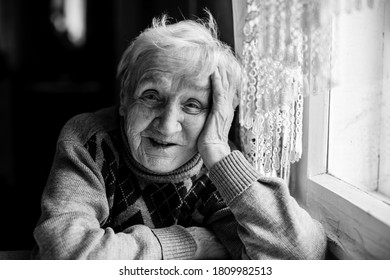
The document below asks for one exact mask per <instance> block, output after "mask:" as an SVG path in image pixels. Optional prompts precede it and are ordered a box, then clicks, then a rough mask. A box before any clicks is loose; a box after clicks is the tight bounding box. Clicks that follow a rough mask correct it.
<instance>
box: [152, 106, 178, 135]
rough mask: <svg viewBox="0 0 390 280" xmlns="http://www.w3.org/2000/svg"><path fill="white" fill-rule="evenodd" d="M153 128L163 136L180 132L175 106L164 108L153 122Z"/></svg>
mask: <svg viewBox="0 0 390 280" xmlns="http://www.w3.org/2000/svg"><path fill="white" fill-rule="evenodd" d="M154 127H155V129H157V130H158V131H159V132H160V133H162V134H163V135H165V136H171V135H174V134H175V133H177V132H179V131H181V129H182V127H181V115H180V112H179V110H178V109H177V108H175V106H167V107H165V108H164V109H163V110H162V111H161V113H160V114H159V116H158V117H157V118H156V119H155V120H154Z"/></svg>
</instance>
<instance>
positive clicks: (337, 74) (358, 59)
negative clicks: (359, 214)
mask: <svg viewBox="0 0 390 280" xmlns="http://www.w3.org/2000/svg"><path fill="white" fill-rule="evenodd" d="M342 2H345V1H342ZM383 27H384V1H376V2H375V6H374V7H373V8H369V7H367V6H365V5H363V7H362V9H361V10H355V11H352V12H351V13H349V14H348V13H341V14H340V15H339V17H338V18H337V19H336V21H335V26H334V30H335V31H334V34H333V35H334V40H333V53H332V80H333V88H332V91H331V96H330V112H329V116H330V118H329V150H328V152H329V154H328V172H329V173H330V174H332V175H334V176H336V177H338V178H340V179H342V180H343V181H345V182H347V183H350V184H351V185H354V186H356V187H358V188H361V189H365V190H370V191H371V190H377V189H378V172H379V152H380V135H381V134H380V130H381V102H382V100H381V96H382V90H383V87H382V77H383Z"/></svg>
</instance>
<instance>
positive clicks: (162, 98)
mask: <svg viewBox="0 0 390 280" xmlns="http://www.w3.org/2000/svg"><path fill="white" fill-rule="evenodd" d="M209 83H210V81H209V77H208V76H205V77H204V78H201V79H199V80H197V81H187V80H183V79H179V78H175V77H174V76H173V74H172V73H171V72H169V71H167V70H163V69H151V70H149V71H147V72H146V73H145V74H144V75H143V76H142V77H141V79H140V81H139V83H138V86H137V88H136V90H135V92H134V93H133V94H132V93H129V95H132V96H131V97H130V98H129V100H128V101H126V102H123V100H122V104H124V105H125V106H123V105H122V106H121V110H120V112H121V115H122V116H124V117H125V131H126V134H127V139H128V143H129V146H130V150H131V154H132V156H133V157H134V159H135V160H136V161H137V162H139V163H140V164H142V165H143V166H144V167H146V168H148V169H149V170H151V171H154V172H158V173H166V172H170V171H173V170H175V169H177V168H178V167H180V166H182V165H183V164H185V163H186V162H187V161H189V160H190V159H191V158H192V157H193V156H194V155H195V154H196V152H197V139H198V136H199V134H200V132H201V130H202V128H203V126H204V123H205V121H206V118H207V115H208V112H209V107H210V105H211V104H210V101H209V96H210V89H209V87H210V84H209Z"/></svg>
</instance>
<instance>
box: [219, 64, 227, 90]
mask: <svg viewBox="0 0 390 280" xmlns="http://www.w3.org/2000/svg"><path fill="white" fill-rule="evenodd" d="M218 72H219V74H220V75H221V81H222V86H223V88H224V89H225V90H226V91H228V90H229V79H228V76H227V75H228V74H227V71H226V70H224V69H222V68H221V67H220V66H218Z"/></svg>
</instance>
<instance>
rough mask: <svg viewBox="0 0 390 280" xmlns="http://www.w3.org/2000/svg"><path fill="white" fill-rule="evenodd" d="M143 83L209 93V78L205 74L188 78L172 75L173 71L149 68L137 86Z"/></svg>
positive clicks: (186, 76)
mask: <svg viewBox="0 0 390 280" xmlns="http://www.w3.org/2000/svg"><path fill="white" fill-rule="evenodd" d="M145 83H153V84H156V85H161V86H165V87H175V88H176V89H182V88H190V89H192V90H194V91H202V92H209V91H210V77H209V76H208V75H206V74H204V75H195V74H194V76H193V77H190V76H189V75H186V74H183V73H174V72H173V71H170V70H166V69H160V68H151V69H148V70H147V71H145V73H144V74H143V75H142V76H141V78H140V81H139V85H142V84H145Z"/></svg>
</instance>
